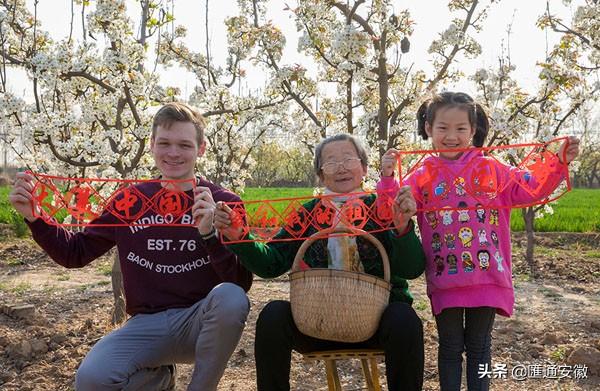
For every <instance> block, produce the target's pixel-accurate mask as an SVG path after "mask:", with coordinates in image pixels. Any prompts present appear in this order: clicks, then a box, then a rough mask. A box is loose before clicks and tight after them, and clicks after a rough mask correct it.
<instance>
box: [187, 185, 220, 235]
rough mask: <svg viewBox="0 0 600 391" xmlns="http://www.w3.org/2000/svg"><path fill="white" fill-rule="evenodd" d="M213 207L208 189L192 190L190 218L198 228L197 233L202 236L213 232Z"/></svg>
mask: <svg viewBox="0 0 600 391" xmlns="http://www.w3.org/2000/svg"><path fill="white" fill-rule="evenodd" d="M215 206H216V204H215V201H214V200H213V198H212V193H211V192H210V189H209V188H208V187H203V186H198V187H196V188H195V189H194V205H193V206H192V217H193V218H194V223H195V224H196V226H197V227H198V232H200V235H202V236H205V235H208V234H210V233H211V232H212V230H213V219H214V215H215Z"/></svg>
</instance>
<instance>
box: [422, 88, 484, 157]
mask: <svg viewBox="0 0 600 391" xmlns="http://www.w3.org/2000/svg"><path fill="white" fill-rule="evenodd" d="M442 107H446V108H452V107H456V108H459V109H461V110H464V111H466V112H467V113H468V114H469V123H470V124H471V126H472V127H473V128H474V129H475V134H474V135H473V145H474V146H475V147H482V146H483V143H484V142H485V138H486V137H487V134H488V131H489V130H490V121H489V119H488V116H487V114H486V112H485V110H484V109H483V107H482V106H481V105H480V104H479V103H475V101H474V100H473V98H471V97H470V96H469V95H468V94H465V93H464V92H450V91H446V92H442V93H440V94H436V95H435V96H434V97H433V98H431V99H429V100H426V101H425V102H423V104H422V105H421V106H420V107H419V109H418V110H417V121H418V126H417V129H418V132H419V135H420V136H421V137H423V140H427V139H428V138H429V136H428V135H427V132H426V131H425V123H428V124H429V125H430V126H432V125H433V121H434V120H435V114H436V113H437V111H438V110H439V109H441V108H442Z"/></svg>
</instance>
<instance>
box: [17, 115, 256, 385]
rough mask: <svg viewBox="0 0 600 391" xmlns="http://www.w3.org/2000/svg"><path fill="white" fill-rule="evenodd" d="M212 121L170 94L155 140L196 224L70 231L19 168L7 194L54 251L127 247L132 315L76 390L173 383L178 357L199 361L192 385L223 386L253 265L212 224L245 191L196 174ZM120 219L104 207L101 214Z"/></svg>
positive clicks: (94, 354)
mask: <svg viewBox="0 0 600 391" xmlns="http://www.w3.org/2000/svg"><path fill="white" fill-rule="evenodd" d="M204 126H205V125H204V120H203V119H202V116H201V115H200V114H199V113H197V112H196V111H195V110H194V109H192V108H191V107H189V106H187V105H185V104H181V103H170V104H167V105H165V106H164V107H162V108H161V109H160V110H159V111H158V112H157V113H156V115H155V117H154V121H153V124H152V138H151V144H150V149H151V151H152V156H153V158H154V162H155V165H156V167H157V168H158V170H159V171H160V173H161V174H162V175H161V179H164V180H189V182H179V183H178V186H179V188H180V190H182V191H186V192H187V194H188V196H189V197H190V198H193V199H194V204H193V206H192V209H191V214H190V213H188V216H184V218H185V219H186V220H187V221H195V224H196V227H191V226H190V227H161V226H139V225H138V226H135V227H133V226H132V227H125V226H120V227H102V226H93V227H87V228H86V229H85V230H84V231H82V232H78V233H72V232H69V231H66V230H64V229H63V228H60V227H55V226H51V225H48V224H46V223H45V222H44V221H43V220H42V219H36V218H35V216H34V214H33V213H32V199H33V196H32V190H33V186H34V184H33V180H34V178H33V177H32V176H31V175H29V174H26V173H19V174H18V175H17V179H16V183H15V186H14V188H13V190H12V192H11V193H10V195H9V200H10V202H11V203H12V205H13V206H14V208H15V209H16V210H17V211H18V212H19V213H20V214H21V215H23V217H24V218H25V219H26V221H27V222H28V225H29V227H30V229H31V232H32V235H33V238H34V239H35V241H36V242H37V243H38V244H39V245H40V246H41V247H42V248H43V249H44V250H45V251H46V252H47V253H48V255H49V256H50V257H51V258H52V259H53V260H54V261H56V262H57V263H59V264H61V265H63V266H65V267H68V268H74V267H83V266H85V265H87V264H88V263H90V262H91V261H93V260H94V259H96V258H98V257H100V256H101V255H103V254H105V253H106V252H107V251H108V250H110V249H111V248H112V247H113V246H115V245H116V246H117V249H118V251H119V257H120V262H121V270H122V273H123V285H124V289H125V299H126V302H127V313H128V314H129V315H131V318H129V320H128V321H127V322H126V323H125V324H124V325H123V327H121V328H119V329H117V330H115V331H113V332H111V333H110V334H108V335H106V336H105V337H103V338H102V339H101V340H100V341H98V343H97V344H96V345H95V346H94V347H93V348H92V350H91V351H90V352H89V353H88V355H87V356H86V357H85V359H84V360H83V362H82V363H81V365H80V367H79V369H78V370H77V375H76V379H75V386H76V389H77V390H85V391H88V390H121V389H124V390H166V389H171V388H172V387H173V386H174V376H173V375H172V373H173V371H174V365H173V364H175V363H194V371H193V374H192V379H191V382H190V384H189V386H188V390H201V391H206V390H216V388H217V384H218V383H219V379H220V378H221V376H222V375H223V372H224V370H225V367H226V364H227V361H228V360H229V357H230V356H231V354H232V353H233V351H234V349H235V347H236V345H237V343H238V341H239V339H240V336H241V334H242V330H243V328H244V325H245V322H246V317H247V315H248V311H249V302H248V298H247V296H246V293H245V291H248V289H250V286H251V284H252V274H251V273H250V272H249V271H247V270H246V269H245V268H244V267H243V266H242V265H241V263H240V262H239V260H238V258H237V257H236V256H235V255H234V254H233V253H232V252H230V251H229V250H228V249H227V248H226V247H225V246H223V245H222V244H221V243H220V241H219V240H218V238H217V236H216V235H215V230H214V228H213V216H214V208H215V204H216V202H218V201H239V197H238V196H236V195H235V194H233V193H231V192H229V191H227V190H225V189H223V188H221V187H219V186H217V185H215V184H213V183H211V182H208V181H206V180H205V179H202V178H200V177H196V175H195V164H196V159H197V158H198V157H201V156H202V155H203V154H204V152H205V149H206V143H205V141H204ZM193 182H195V183H196V186H195V189H193V187H194V186H193V184H192V183H193ZM163 186H165V183H159V182H155V183H143V184H140V185H136V190H137V191H139V192H140V193H141V194H143V195H144V196H145V197H147V199H152V197H153V196H154V195H155V194H156V193H157V192H159V191H161V189H162V188H163ZM151 209H152V208H151ZM151 209H150V210H148V211H146V212H145V213H144V214H143V215H141V216H140V217H139V219H138V221H140V220H141V219H145V220H144V221H163V220H166V219H164V218H162V216H153V215H155V214H156V212H154V211H152V210H151ZM157 217H158V218H157ZM116 222H118V221H117V220H116V217H115V216H113V215H112V214H111V213H109V212H108V211H105V212H104V213H103V214H102V215H101V216H100V217H99V218H97V219H96V220H95V221H94V224H111V223H113V224H114V223H116Z"/></svg>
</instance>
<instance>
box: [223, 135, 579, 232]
mask: <svg viewBox="0 0 600 391" xmlns="http://www.w3.org/2000/svg"><path fill="white" fill-rule="evenodd" d="M565 139H566V137H565V138H559V139H555V140H552V141H550V142H548V143H545V144H518V145H507V146H499V147H486V148H477V149H478V150H481V151H483V152H484V154H485V156H486V158H480V159H473V160H471V161H470V162H468V163H467V164H466V165H465V166H464V167H463V168H462V169H460V170H459V171H454V170H453V169H452V168H450V166H449V165H447V164H444V163H442V162H443V161H438V160H436V159H426V158H427V157H429V156H437V155H438V153H439V152H443V151H440V150H425V151H409V152H401V153H400V156H399V159H398V160H399V167H400V170H399V172H400V178H401V181H402V179H404V178H406V177H409V176H411V175H413V174H415V173H417V174H418V175H416V176H415V177H414V181H415V182H414V183H416V187H418V188H419V189H420V192H414V194H415V198H417V200H418V201H420V204H421V205H423V207H421V208H419V209H418V210H419V211H421V212H425V215H426V218H430V217H431V218H437V216H436V212H439V213H449V212H450V211H453V210H458V211H462V210H470V209H471V210H482V209H499V208H514V207H525V206H530V205H538V204H543V203H547V202H550V201H553V200H555V199H557V198H559V197H560V196H562V195H563V194H564V193H566V192H567V191H568V190H569V189H570V183H569V180H568V178H569V175H568V174H569V173H568V168H567V165H566V164H562V163H560V161H559V159H558V156H557V152H558V150H559V148H560V144H561V142H562V141H563V140H565ZM505 149H515V150H519V151H520V152H522V153H521V155H522V156H525V157H524V158H522V160H521V162H520V163H518V164H516V165H514V166H515V168H517V169H520V170H526V171H528V172H527V173H524V172H523V171H520V172H519V173H518V174H517V171H518V170H511V171H510V172H509V173H508V174H507V175H505V176H503V175H500V173H501V172H504V170H505V169H504V168H503V167H504V166H505V165H506V164H507V163H504V162H501V161H500V160H499V158H498V157H496V156H494V155H493V154H492V153H491V152H493V151H496V150H505ZM473 150H474V148H468V149H464V150H462V151H463V152H467V151H473ZM454 151H456V150H454ZM410 157H416V158H417V162H416V163H414V164H413V165H412V166H410V168H409V169H408V170H405V171H402V165H400V163H401V162H402V161H403V160H409V159H410ZM413 160H414V159H413ZM563 161H564V159H563ZM552 173H554V174H557V175H558V177H560V178H564V179H566V181H567V189H566V190H565V191H564V192H563V193H561V194H559V195H557V196H555V197H554V198H551V199H550V198H548V197H547V196H545V197H544V196H542V194H544V192H547V191H548V189H550V190H552V189H554V188H555V187H556V185H558V184H559V183H558V182H560V180H559V181H558V182H557V183H553V182H552V181H553V179H552V175H551V174H552ZM467 174H469V175H467ZM557 175H554V178H556V177H557ZM527 177H529V178H534V180H533V179H532V180H527ZM509 186H511V189H514V187H518V188H519V190H520V191H523V192H526V193H527V194H529V195H530V196H531V199H533V200H534V201H532V202H530V203H523V204H516V205H515V204H510V205H509V204H506V205H502V203H501V201H499V198H498V197H497V196H498V195H499V194H501V193H502V192H503V191H504V190H506V189H507V188H508V187H509ZM413 191H414V190H413ZM450 191H458V192H463V193H464V195H467V194H468V195H469V196H471V197H473V198H474V199H475V200H477V203H476V205H475V206H472V207H468V206H464V207H462V206H457V207H451V206H448V205H447V204H446V203H445V202H444V200H445V199H446V198H447V197H448V195H449V192H450ZM368 194H370V193H369V192H365V193H360V194H357V196H358V197H360V196H365V195H368ZM392 196H393V194H392V195H389V194H379V195H378V197H379V198H378V200H377V201H376V202H374V203H373V204H372V205H366V204H365V203H364V202H363V201H362V199H360V198H355V199H352V200H350V201H347V202H346V203H345V204H343V205H341V206H340V205H339V204H337V203H336V202H335V199H334V197H333V196H327V195H325V196H317V197H300V198H282V199H276V200H262V201H249V202H238V203H229V205H230V207H232V208H233V209H234V210H235V211H236V214H235V215H236V220H237V221H238V224H237V226H240V227H244V233H248V232H250V233H252V234H253V237H254V239H252V240H250V239H242V240H237V241H230V240H228V239H227V238H225V237H223V238H222V241H223V242H224V243H239V242H248V241H288V240H303V239H307V238H308V236H309V235H308V234H307V233H306V232H307V229H308V228H309V227H313V228H314V229H316V230H323V229H326V228H331V227H333V226H334V225H335V224H338V223H342V224H345V225H353V226H355V227H358V228H363V229H365V225H366V223H367V222H368V221H370V222H371V224H370V225H369V226H368V229H366V230H367V231H368V232H379V231H384V230H387V229H389V228H391V227H392V213H393V212H392V205H393V198H392ZM315 198H316V203H315V206H314V208H313V209H312V210H311V211H308V210H306V209H305V208H304V206H303V204H306V203H307V202H308V201H310V200H312V199H315ZM244 207H245V208H244ZM243 219H245V220H246V221H247V224H242V223H241V222H242V221H243ZM281 228H283V229H284V230H285V231H287V233H288V234H289V236H290V237H289V238H277V237H275V235H277V233H278V232H279V230H280V229H281ZM335 235H336V236H339V235H352V234H335ZM244 236H245V235H244Z"/></svg>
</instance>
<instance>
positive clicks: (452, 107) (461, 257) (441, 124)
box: [377, 92, 579, 391]
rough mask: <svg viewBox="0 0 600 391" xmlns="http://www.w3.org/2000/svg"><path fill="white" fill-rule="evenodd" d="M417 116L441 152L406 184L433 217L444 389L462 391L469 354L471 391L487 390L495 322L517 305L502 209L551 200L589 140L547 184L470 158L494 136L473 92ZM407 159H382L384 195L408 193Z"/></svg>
mask: <svg viewBox="0 0 600 391" xmlns="http://www.w3.org/2000/svg"><path fill="white" fill-rule="evenodd" d="M417 118H418V127H419V128H418V132H419V134H420V135H421V136H422V137H423V139H425V140H427V139H429V138H431V140H432V144H433V149H436V150H440V152H439V153H438V154H437V156H430V157H427V158H426V159H425V160H424V161H423V164H422V165H421V166H420V168H418V169H417V170H415V171H414V172H413V173H412V174H411V175H410V176H409V177H408V178H407V179H406V180H405V182H404V184H405V185H407V186H410V187H411V189H412V192H413V194H414V196H415V199H416V200H417V208H418V209H424V210H425V212H418V213H417V221H418V224H419V229H420V232H421V239H422V242H423V248H424V250H425V254H426V258H427V265H426V278H427V295H428V296H429V298H430V301H431V306H432V310H433V314H434V316H435V320H436V325H437V329H438V334H439V347H438V370H439V379H440V387H441V390H442V391H445V390H460V386H461V376H462V354H463V351H465V350H466V356H467V386H468V389H469V390H470V391H471V390H487V389H489V377H487V376H479V371H480V369H485V368H486V364H487V365H488V370H489V368H491V363H490V361H491V349H490V348H491V331H492V325H493V323H494V316H495V314H496V313H498V314H500V315H503V316H510V315H511V314H512V312H513V304H514V291H513V286H512V279H511V273H512V267H511V244H510V208H507V207H504V208H500V206H507V205H522V204H526V203H529V202H532V201H535V200H540V199H543V198H545V197H547V196H548V195H549V194H551V193H552V191H553V190H554V189H555V188H556V187H557V186H558V184H559V183H560V182H561V181H562V180H563V179H564V177H563V173H564V170H563V168H564V163H569V162H571V161H572V160H573V159H574V158H575V157H576V156H577V154H578V153H579V140H578V139H577V138H575V137H569V138H568V139H567V140H566V141H565V143H564V144H562V145H561V147H560V151H559V152H558V154H557V155H553V156H551V157H550V158H546V159H543V160H542V162H541V164H543V165H545V166H546V167H545V168H546V169H547V171H546V175H547V176H548V178H547V179H546V180H545V181H543V183H542V181H539V182H536V178H535V177H534V176H533V175H531V173H529V172H527V171H524V170H519V169H516V168H514V167H511V166H508V165H504V164H502V163H499V162H498V161H497V160H495V159H493V158H491V157H486V156H484V154H483V153H482V152H481V150H478V149H472V150H467V151H466V152H465V151H464V149H466V148H469V147H472V146H474V147H481V146H483V143H484V141H485V138H486V136H487V133H488V129H489V121H488V118H487V115H486V113H485V111H484V110H483V108H482V107H481V106H480V105H479V104H477V103H475V102H474V101H473V99H472V98H471V97H470V96H468V95H467V94H464V93H453V92H444V93H441V94H439V95H437V96H435V97H434V98H432V99H431V100H429V101H427V102H425V103H423V105H421V107H420V108H419V110H418V112H417ZM397 154H398V151H396V150H394V149H391V150H389V151H388V152H386V154H385V155H384V156H383V158H382V178H381V180H380V181H379V183H378V184H377V189H378V192H380V193H382V192H385V193H388V194H389V193H392V194H393V193H395V192H396V190H397V189H398V187H399V183H398V181H397V180H396V179H395V178H394V176H393V175H394V167H395V165H396V161H397ZM563 159H564V161H563ZM482 172H483V173H484V174H485V175H482ZM483 179H485V181H484V180H483ZM484 203H485V204H486V205H487V206H484V205H483V204H484ZM490 205H492V206H490ZM494 205H496V206H497V207H494Z"/></svg>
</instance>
